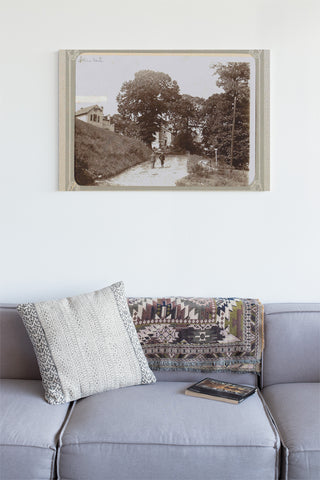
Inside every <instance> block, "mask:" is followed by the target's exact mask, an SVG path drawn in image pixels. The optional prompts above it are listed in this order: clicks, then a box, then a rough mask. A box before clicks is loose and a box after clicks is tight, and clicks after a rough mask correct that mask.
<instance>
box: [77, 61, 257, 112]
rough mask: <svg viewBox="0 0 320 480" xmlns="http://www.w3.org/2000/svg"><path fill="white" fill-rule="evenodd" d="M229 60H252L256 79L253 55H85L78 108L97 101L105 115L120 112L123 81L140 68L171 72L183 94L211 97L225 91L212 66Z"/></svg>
mask: <svg viewBox="0 0 320 480" xmlns="http://www.w3.org/2000/svg"><path fill="white" fill-rule="evenodd" d="M228 61H229V62H230V61H238V62H239V61H246V62H249V63H250V64H251V71H252V74H251V83H252V82H253V81H254V75H253V67H254V62H253V58H252V57H250V56H246V57H244V56H218V55H212V54H211V55H199V54H196V55H190V54H189V55H188V54H187V55H182V54H161V55H160V54H132V53H130V54H88V53H86V54H82V55H80V56H79V57H78V58H77V62H76V111H77V110H79V109H80V108H81V107H85V106H88V105H92V104H97V105H100V106H102V107H103V111H104V115H114V114H115V113H117V112H118V104H117V100H116V98H117V95H118V94H119V92H120V89H121V86H122V84H123V83H124V82H126V81H128V80H133V79H134V74H135V73H136V72H138V71H139V70H154V71H157V72H163V73H167V74H168V75H170V77H171V78H172V80H176V81H177V83H178V85H179V87H180V93H181V94H188V95H192V96H195V97H203V98H208V97H210V96H211V95H212V94H214V93H219V92H222V90H221V89H220V88H219V87H217V85H216V80H217V77H215V76H214V75H213V70H212V68H210V66H211V65H214V64H216V63H218V62H221V63H227V62H228Z"/></svg>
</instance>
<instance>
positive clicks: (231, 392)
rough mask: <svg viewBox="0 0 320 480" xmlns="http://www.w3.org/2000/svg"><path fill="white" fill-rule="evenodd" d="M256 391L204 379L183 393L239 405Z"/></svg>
mask: <svg viewBox="0 0 320 480" xmlns="http://www.w3.org/2000/svg"><path fill="white" fill-rule="evenodd" d="M255 391H256V388H255V387H249V386H245V385H237V384H234V383H228V382H222V381H219V380H214V379H213V378H204V379H203V380H201V381H200V382H198V383H195V384H194V385H191V386H190V387H188V388H187V389H186V391H185V393H186V395H191V396H198V397H203V398H212V399H214V400H220V401H224V402H229V403H240V402H242V401H243V400H244V399H245V398H247V397H249V396H250V395H252V394H253V393H254V392H255Z"/></svg>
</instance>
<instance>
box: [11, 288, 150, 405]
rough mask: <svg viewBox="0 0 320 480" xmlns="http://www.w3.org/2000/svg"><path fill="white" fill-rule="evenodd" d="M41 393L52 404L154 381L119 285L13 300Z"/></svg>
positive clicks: (122, 290)
mask: <svg viewBox="0 0 320 480" xmlns="http://www.w3.org/2000/svg"><path fill="white" fill-rule="evenodd" d="M18 312H19V313H20V315H21V317H22V320H23V323H24V325H25V327H26V329H27V332H28V334H29V337H30V339H31V342H32V344H33V348H34V350H35V353H36V356H37V360H38V364H39V368H40V373H41V377H42V383H43V386H44V390H45V399H46V400H47V402H48V403H51V404H58V403H64V402H70V401H72V400H77V399H79V398H82V397H87V396H88V395H93V394H95V393H99V392H103V391H106V390H112V389H115V388H120V387H127V386H130V385H139V384H146V383H153V382H155V381H156V379H155V376H154V374H153V373H152V371H151V370H150V368H149V366H148V363H147V360H146V358H145V356H144V353H143V351H142V348H141V346H140V343H139V339H138V335H137V332H136V329H135V327H134V324H133V321H132V318H131V316H130V313H129V309H128V304H127V299H126V296H125V291H124V285H123V283H122V282H119V283H115V284H114V285H111V286H110V287H107V288H104V289H102V290H97V291H95V292H92V293H87V294H84V295H78V296H75V297H71V298H64V299H62V300H53V301H48V302H40V303H28V304H23V305H19V306H18Z"/></svg>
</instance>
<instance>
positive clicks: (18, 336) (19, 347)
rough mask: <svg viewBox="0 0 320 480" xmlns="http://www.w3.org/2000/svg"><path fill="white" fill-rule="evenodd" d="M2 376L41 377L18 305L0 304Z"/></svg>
mask: <svg viewBox="0 0 320 480" xmlns="http://www.w3.org/2000/svg"><path fill="white" fill-rule="evenodd" d="M0 378H20V379H26V380H39V379H40V378H41V377H40V372H39V367H38V363H37V359H36V356H35V353H34V350H33V347H32V344H31V341H30V340H29V337H28V335H27V332H26V329H25V328H24V325H23V323H22V320H21V318H20V316H19V314H18V312H17V310H16V305H6V304H5V305H3V304H1V305H0Z"/></svg>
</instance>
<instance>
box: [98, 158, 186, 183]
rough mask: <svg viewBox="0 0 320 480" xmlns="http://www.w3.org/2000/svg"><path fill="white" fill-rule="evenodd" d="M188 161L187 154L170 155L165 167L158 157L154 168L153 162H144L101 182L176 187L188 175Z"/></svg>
mask: <svg viewBox="0 0 320 480" xmlns="http://www.w3.org/2000/svg"><path fill="white" fill-rule="evenodd" d="M187 161H188V157H187V155H168V156H167V157H166V160H165V162H164V167H161V163H160V160H159V159H158V158H157V161H156V164H155V167H154V168H152V165H151V162H144V163H141V164H139V165H136V166H134V167H132V168H129V169H128V170H125V171H124V172H122V173H120V174H119V175H116V176H115V177H112V178H109V179H108V180H104V181H101V183H100V182H99V183H100V185H112V186H122V187H124V186H126V187H175V185H176V181H177V180H180V179H181V178H183V177H185V176H186V175H188V171H187Z"/></svg>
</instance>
